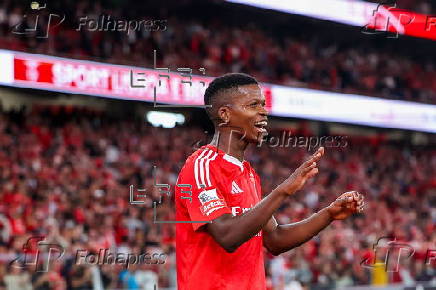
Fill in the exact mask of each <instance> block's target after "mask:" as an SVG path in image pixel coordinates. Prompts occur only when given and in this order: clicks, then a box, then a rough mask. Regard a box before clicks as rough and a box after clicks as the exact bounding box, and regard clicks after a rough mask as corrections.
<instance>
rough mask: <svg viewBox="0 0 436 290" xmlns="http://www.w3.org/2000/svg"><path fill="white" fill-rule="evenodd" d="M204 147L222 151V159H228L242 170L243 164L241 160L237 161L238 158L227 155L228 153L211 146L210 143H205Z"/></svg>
mask: <svg viewBox="0 0 436 290" xmlns="http://www.w3.org/2000/svg"><path fill="white" fill-rule="evenodd" d="M206 147H208V148H209V149H211V150H214V151H217V152H219V153H222V154H223V159H225V160H226V161H228V162H230V163H233V164H235V165H236V166H238V167H239V168H240V169H241V171H244V164H243V163H242V162H241V161H239V159H238V158H236V157H233V156H232V155H229V154H227V153H225V152H224V151H222V150H221V149H218V148H217V147H215V146H213V145H211V144H207V145H206ZM244 162H245V160H244Z"/></svg>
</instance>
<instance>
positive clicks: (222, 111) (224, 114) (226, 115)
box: [218, 106, 230, 126]
mask: <svg viewBox="0 0 436 290" xmlns="http://www.w3.org/2000/svg"><path fill="white" fill-rule="evenodd" d="M218 117H219V119H220V126H222V125H221V124H223V125H226V124H228V123H229V122H230V110H229V107H228V106H221V107H220V108H219V109H218Z"/></svg>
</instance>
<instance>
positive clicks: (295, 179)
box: [277, 147, 324, 195]
mask: <svg viewBox="0 0 436 290" xmlns="http://www.w3.org/2000/svg"><path fill="white" fill-rule="evenodd" d="M323 155H324V147H320V148H319V149H318V150H317V151H316V152H315V153H314V154H313V155H312V156H311V157H310V158H309V159H308V160H307V161H306V162H304V163H303V164H302V165H301V166H300V167H298V168H297V169H296V170H295V171H294V173H292V174H291V175H290V176H289V177H288V178H287V179H286V180H285V181H283V182H282V183H281V184H280V185H279V186H278V187H277V189H278V190H282V191H284V192H286V193H287V194H288V195H292V194H294V193H295V192H297V191H298V190H300V189H301V188H302V187H303V186H304V184H305V183H306V181H307V180H308V179H309V178H312V177H313V176H315V175H316V174H317V173H318V168H317V167H316V166H317V164H316V162H317V161H318V160H319V159H320V158H321V157H322V156H323Z"/></svg>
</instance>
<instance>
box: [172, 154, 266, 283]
mask: <svg viewBox="0 0 436 290" xmlns="http://www.w3.org/2000/svg"><path fill="white" fill-rule="evenodd" d="M188 184H189V185H191V188H189V187H186V186H182V185H188ZM189 190H190V191H191V192H192V195H191V194H190V193H187V192H184V191H189ZM182 197H184V198H182ZM189 198H190V199H189ZM260 200H261V186H260V179H259V176H258V175H257V174H256V172H255V171H254V169H253V168H252V167H251V166H250V164H249V163H248V162H247V161H244V162H240V161H239V160H238V159H236V158H234V157H232V156H230V155H227V154H225V152H223V151H222V150H219V149H217V148H216V147H214V146H212V145H206V146H203V147H201V148H200V149H199V150H197V151H196V152H194V153H193V154H192V155H191V156H190V157H189V158H188V159H187V161H186V163H185V165H184V166H183V168H182V170H181V172H180V174H179V177H178V180H177V185H176V190H175V203H176V220H177V221H178V222H180V221H199V222H198V223H177V224H176V259H177V288H178V289H179V290H187V289H189V290H195V289H207V290H209V289H220V290H225V289H228V290H230V289H232V290H233V289H238V290H243V289H262V290H265V289H266V284H265V269H264V258H263V242H262V231H260V232H259V233H258V234H257V235H255V236H254V237H252V238H251V239H250V240H248V241H247V242H245V243H244V244H243V245H241V246H240V247H239V248H238V249H237V250H236V251H235V252H233V253H227V252H226V251H225V250H224V249H223V248H222V247H221V246H220V245H219V244H218V243H217V242H215V240H214V239H213V238H212V236H211V235H210V234H209V233H208V232H207V231H206V230H205V227H202V226H203V225H205V224H206V223H207V222H208V221H212V220H214V219H216V218H217V217H219V216H221V215H223V214H232V215H234V216H236V215H241V214H243V213H244V212H246V211H248V210H250V209H251V208H252V207H253V206H255V205H256V204H257V203H258V202H259V201H260Z"/></svg>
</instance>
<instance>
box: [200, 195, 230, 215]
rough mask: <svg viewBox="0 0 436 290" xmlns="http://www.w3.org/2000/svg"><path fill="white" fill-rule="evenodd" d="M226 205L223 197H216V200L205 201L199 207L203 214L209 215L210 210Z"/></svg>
mask: <svg viewBox="0 0 436 290" xmlns="http://www.w3.org/2000/svg"><path fill="white" fill-rule="evenodd" d="M225 206H226V203H225V201H224V199H218V200H212V201H208V202H207V203H205V204H204V205H203V206H201V207H200V210H201V212H202V213H203V214H204V215H210V214H211V213H212V212H214V211H216V210H217V209H220V208H223V207H225Z"/></svg>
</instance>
